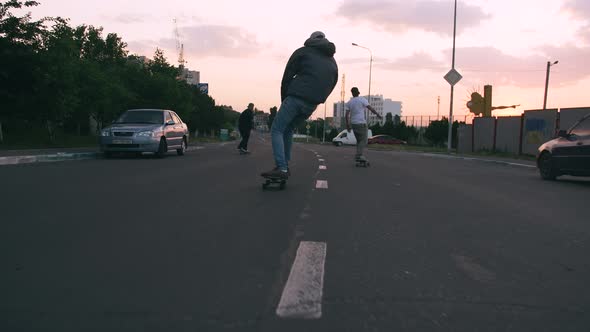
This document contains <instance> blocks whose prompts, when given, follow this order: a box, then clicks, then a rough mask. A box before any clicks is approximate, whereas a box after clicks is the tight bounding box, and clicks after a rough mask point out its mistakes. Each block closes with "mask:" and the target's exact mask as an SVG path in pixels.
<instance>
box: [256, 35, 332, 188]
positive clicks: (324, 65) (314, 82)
mask: <svg viewBox="0 0 590 332" xmlns="http://www.w3.org/2000/svg"><path fill="white" fill-rule="evenodd" d="M334 53H336V46H335V45H334V44H333V43H331V42H330V41H329V40H328V39H327V38H326V35H325V34H324V33H323V32H321V31H316V32H314V33H312V34H311V36H310V37H309V38H308V39H307V40H306V41H305V43H304V46H303V47H301V48H299V49H297V50H296V51H295V52H293V54H292V55H291V58H289V62H288V63H287V66H286V68H285V72H284V74H283V80H282V82H281V101H282V102H281V107H280V109H279V112H278V113H277V116H276V118H275V119H274V121H273V123H272V128H271V135H272V151H273V156H274V160H275V165H276V167H275V168H274V169H272V170H270V171H268V172H264V173H262V174H261V175H262V176H265V177H279V178H283V179H286V178H287V177H288V175H289V160H290V159H291V145H292V143H293V128H294V127H295V126H296V125H297V123H299V122H301V121H304V120H305V119H307V118H309V117H310V116H311V114H312V113H313V111H315V109H316V107H317V105H318V104H321V103H324V102H326V99H327V98H328V96H329V95H330V93H332V90H334V87H335V86H336V83H337V82H338V65H337V64H336V60H334Z"/></svg>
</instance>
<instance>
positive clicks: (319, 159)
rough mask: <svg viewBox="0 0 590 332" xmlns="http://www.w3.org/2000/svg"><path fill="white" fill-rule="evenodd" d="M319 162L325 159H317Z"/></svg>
mask: <svg viewBox="0 0 590 332" xmlns="http://www.w3.org/2000/svg"><path fill="white" fill-rule="evenodd" d="M318 160H319V161H326V160H325V159H318Z"/></svg>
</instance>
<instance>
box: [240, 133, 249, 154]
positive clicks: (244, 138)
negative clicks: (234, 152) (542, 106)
mask: <svg viewBox="0 0 590 332" xmlns="http://www.w3.org/2000/svg"><path fill="white" fill-rule="evenodd" d="M240 136H242V141H241V142H240V145H238V149H244V150H248V140H249V139H250V130H242V129H240Z"/></svg>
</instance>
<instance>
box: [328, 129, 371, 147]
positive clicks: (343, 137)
mask: <svg viewBox="0 0 590 332" xmlns="http://www.w3.org/2000/svg"><path fill="white" fill-rule="evenodd" d="M368 132H369V133H368V136H369V137H370V136H371V135H373V133H372V132H371V129H368ZM332 143H333V144H334V145H336V146H340V145H356V137H355V136H354V132H353V131H352V130H351V131H350V132H349V131H348V130H346V129H345V130H343V131H341V132H340V133H339V134H338V135H336V137H334V138H333V139H332Z"/></svg>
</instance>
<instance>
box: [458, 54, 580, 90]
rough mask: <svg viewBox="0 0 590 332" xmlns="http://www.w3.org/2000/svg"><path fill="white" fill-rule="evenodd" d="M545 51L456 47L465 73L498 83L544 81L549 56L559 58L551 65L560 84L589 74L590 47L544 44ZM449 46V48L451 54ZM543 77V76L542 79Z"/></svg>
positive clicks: (525, 85) (522, 84) (528, 84)
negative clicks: (514, 52) (521, 52)
mask: <svg viewBox="0 0 590 332" xmlns="http://www.w3.org/2000/svg"><path fill="white" fill-rule="evenodd" d="M537 51H539V53H541V54H543V55H532V56H528V57H516V56H513V55H508V54H505V53H503V52H502V51H500V50H498V49H496V48H493V47H468V48H459V49H457V67H458V68H461V69H462V70H463V72H462V73H463V76H464V77H467V76H470V77H474V78H477V79H478V80H480V81H484V82H487V83H495V84H510V85H515V86H519V87H522V88H532V87H538V86H539V85H540V84H541V85H542V84H543V82H542V79H543V78H544V77H545V70H546V63H547V61H548V60H559V64H558V66H556V67H555V69H552V72H557V73H559V75H553V77H554V78H553V79H554V80H558V81H557V82H555V83H556V84H560V85H570V84H575V83H577V82H578V81H579V80H581V79H584V78H586V77H588V76H590V68H587V67H586V66H585V65H584V63H585V62H587V60H586V59H588V57H590V48H589V47H575V46H571V45H565V46H562V47H555V46H543V47H539V48H538V49H537ZM450 52H451V51H450V50H449V51H448V52H447V54H448V56H449V57H450ZM539 78H541V80H539Z"/></svg>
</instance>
